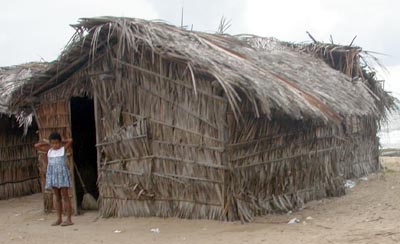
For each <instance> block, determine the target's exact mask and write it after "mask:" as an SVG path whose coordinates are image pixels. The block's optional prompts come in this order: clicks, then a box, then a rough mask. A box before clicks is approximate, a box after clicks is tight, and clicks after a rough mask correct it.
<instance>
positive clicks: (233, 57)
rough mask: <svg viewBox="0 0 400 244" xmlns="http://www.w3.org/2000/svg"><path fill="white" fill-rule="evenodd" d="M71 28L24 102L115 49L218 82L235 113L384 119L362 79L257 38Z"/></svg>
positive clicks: (133, 22)
mask: <svg viewBox="0 0 400 244" xmlns="http://www.w3.org/2000/svg"><path fill="white" fill-rule="evenodd" d="M74 28H76V34H75V35H74V36H73V37H72V39H71V42H70V43H69V45H68V46H67V47H66V49H65V50H64V52H63V53H62V54H61V55H60V57H59V59H58V60H56V61H55V62H54V63H53V64H52V65H50V67H49V68H48V69H47V71H46V74H45V75H42V77H41V78H40V79H36V83H35V85H34V86H33V87H29V88H30V90H31V92H30V93H26V94H25V98H26V97H29V96H35V95H37V94H39V93H41V92H43V91H45V90H47V89H49V88H51V87H53V86H55V85H57V84H58V83H60V82H62V81H63V80H65V79H66V78H68V77H69V76H70V75H71V74H72V73H74V72H75V71H76V70H78V69H80V68H81V67H82V66H84V65H85V64H87V63H88V62H90V60H94V59H95V58H96V55H99V53H100V52H103V51H107V50H110V49H111V48H114V50H117V52H116V53H115V52H114V53H113V55H114V59H115V60H117V61H118V60H119V59H122V57H124V60H125V61H129V58H130V57H133V56H134V55H133V54H134V52H136V51H137V50H138V48H139V47H140V46H145V47H146V48H148V49H150V50H152V51H153V52H155V53H158V54H160V55H161V56H162V57H164V58H167V59H173V60H177V61H179V62H180V63H182V62H183V63H186V64H187V65H188V68H189V70H190V71H191V72H192V73H193V74H194V76H193V77H195V76H196V75H197V74H199V73H203V74H204V73H206V74H207V75H209V76H211V77H213V79H215V81H216V82H218V83H219V85H220V86H221V87H222V88H223V90H224V92H225V95H226V97H227V99H228V101H229V103H230V105H231V107H232V110H233V111H236V112H238V111H239V109H238V107H239V105H238V104H240V102H241V96H245V97H246V98H247V99H248V100H250V101H251V102H252V103H253V104H254V111H256V114H265V115H267V116H271V115H272V112H273V111H280V112H282V113H284V114H287V115H288V116H290V117H292V118H295V119H314V118H317V119H319V120H322V121H324V122H334V123H338V122H340V121H341V120H342V118H343V117H345V116H348V115H356V116H372V117H376V118H379V117H380V114H381V113H382V111H380V109H379V108H378V106H377V100H379V97H377V96H376V95H375V94H373V92H372V91H371V89H368V87H367V83H366V82H364V81H363V80H362V79H354V78H355V77H351V76H348V75H346V74H344V73H343V72H340V71H338V70H336V69H334V68H332V67H331V66H329V65H328V64H327V62H326V61H324V60H323V59H322V58H318V57H315V56H313V55H311V54H310V53H307V52H304V51H301V50H300V48H293V47H290V45H287V44H284V43H281V42H279V41H276V40H273V39H271V40H270V41H267V42H265V39H264V42H263V43H261V44H262V45H260V38H257V37H247V38H242V37H237V36H230V35H221V34H209V33H204V32H196V31H188V30H184V29H182V28H178V27H175V26H172V25H169V24H166V23H163V22H158V21H146V20H141V19H132V18H116V17H99V18H86V19H81V20H80V22H79V23H78V24H77V25H74ZM115 47H116V48H115ZM110 53H111V52H110ZM194 82H195V79H194ZM27 91H28V89H24V92H27ZM381 95H382V94H381ZM383 95H387V94H386V93H384V94H383ZM15 98H16V99H15V100H13V102H12V103H13V104H14V105H17V104H18V103H19V104H22V103H23V102H24V101H25V100H24V99H23V98H24V97H23V96H19V97H15Z"/></svg>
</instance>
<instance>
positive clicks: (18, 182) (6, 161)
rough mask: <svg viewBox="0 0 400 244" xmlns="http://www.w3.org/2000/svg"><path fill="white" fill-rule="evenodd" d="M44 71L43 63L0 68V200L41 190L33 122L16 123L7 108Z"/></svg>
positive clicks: (36, 138) (27, 119) (12, 113)
mask: <svg viewBox="0 0 400 244" xmlns="http://www.w3.org/2000/svg"><path fill="white" fill-rule="evenodd" d="M45 68H46V65H45V64H42V63H28V64H23V65H18V66H12V67H1V68H0V200H1V199H8V198H13V197H19V196H23V195H29V194H33V193H37V192H40V191H41V188H40V181H39V171H38V157H37V154H36V150H35V149H34V148H33V144H34V143H36V142H37V140H38V136H37V134H36V128H35V123H34V122H33V124H31V122H32V121H29V118H24V120H25V121H26V122H27V123H29V124H31V126H30V127H29V128H28V127H27V126H25V128H24V126H23V125H22V126H21V124H20V123H19V122H20V121H18V118H19V117H20V116H19V114H15V112H16V111H11V110H9V108H8V107H7V104H8V103H9V99H10V95H11V94H13V95H14V96H16V95H18V93H19V91H18V89H19V88H20V87H21V86H23V85H24V84H25V82H27V81H28V80H29V79H30V78H31V77H32V76H34V75H35V74H37V72H39V71H42V70H44V69H45Z"/></svg>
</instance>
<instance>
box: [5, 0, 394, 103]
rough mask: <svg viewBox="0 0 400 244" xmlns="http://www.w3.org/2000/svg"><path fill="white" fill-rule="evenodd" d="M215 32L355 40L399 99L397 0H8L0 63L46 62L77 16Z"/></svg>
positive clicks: (298, 39)
mask: <svg viewBox="0 0 400 244" xmlns="http://www.w3.org/2000/svg"><path fill="white" fill-rule="evenodd" d="M182 7H183V9H184V25H187V26H192V25H193V29H194V30H200V31H208V32H215V31H216V30H217V27H218V23H219V21H220V19H221V17H222V16H225V17H226V18H227V19H229V20H231V24H232V26H231V28H230V29H229V30H228V33H231V34H239V33H248V34H256V35H260V36H273V37H276V38H278V39H281V40H285V41H293V42H301V41H309V38H308V36H307V35H306V33H305V32H306V31H309V32H311V34H312V35H313V36H314V37H315V38H316V39H317V40H319V41H325V42H328V41H329V36H330V35H332V36H333V39H334V41H335V42H337V43H341V44H348V43H350V42H351V40H352V39H353V37H354V36H355V35H357V39H356V41H355V44H356V45H359V46H361V47H363V48H364V49H365V50H370V51H375V52H379V53H384V54H386V55H387V56H378V57H379V58H380V59H381V61H382V63H383V64H384V65H385V66H386V67H387V68H388V70H389V73H388V74H382V76H383V78H385V79H386V80H387V82H386V87H387V88H388V89H390V90H393V91H394V92H395V94H396V95H397V96H398V97H400V82H399V80H400V47H398V45H399V44H400V14H398V11H399V9H400V2H399V1H396V0H353V1H350V0H335V1H334V0H302V1H300V0H263V1H262V0H241V1H240V0H201V1H195V0H147V1H146V0H107V1H106V0H58V1H54V0H12V1H11V0H8V1H5V2H4V3H2V6H1V8H0V23H1V26H2V31H1V32H0V66H8V65H13V64H20V63H24V62H29V61H39V60H45V61H52V60H54V59H55V58H56V57H57V56H58V54H59V53H60V51H61V50H62V48H63V47H64V46H65V44H66V43H67V41H68V40H69V38H70V37H71V35H72V34H73V33H74V31H73V29H72V28H71V27H70V26H69V24H73V23H76V22H77V20H78V18H80V17H93V16H103V15H113V16H126V17H138V18H145V19H162V20H165V21H166V22H169V23H172V24H175V25H180V21H181V9H182Z"/></svg>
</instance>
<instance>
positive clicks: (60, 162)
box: [35, 132, 73, 226]
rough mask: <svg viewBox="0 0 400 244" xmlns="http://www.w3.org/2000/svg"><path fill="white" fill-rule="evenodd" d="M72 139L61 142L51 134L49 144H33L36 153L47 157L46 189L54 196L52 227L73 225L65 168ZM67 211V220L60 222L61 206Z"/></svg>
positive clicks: (56, 134) (69, 184)
mask: <svg viewBox="0 0 400 244" xmlns="http://www.w3.org/2000/svg"><path fill="white" fill-rule="evenodd" d="M71 144H72V139H66V140H62V139H61V135H60V134H58V133H57V132H53V133H51V134H50V136H49V142H48V143H47V142H39V143H36V144H35V148H36V149H37V150H38V151H42V152H45V153H46V155H47V162H48V163H47V171H46V187H45V188H46V189H53V192H54V195H55V196H56V209H57V217H58V218H57V220H56V222H54V223H53V224H52V226H56V225H61V226H68V225H73V223H72V220H71V212H72V207H71V199H70V198H69V195H68V188H70V187H71V179H70V175H69V171H68V168H67V164H66V161H67V154H66V150H68V149H70V148H71ZM61 199H62V200H63V203H64V207H65V208H66V210H67V220H66V221H64V222H62V209H63V204H62V202H61Z"/></svg>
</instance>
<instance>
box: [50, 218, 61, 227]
mask: <svg viewBox="0 0 400 244" xmlns="http://www.w3.org/2000/svg"><path fill="white" fill-rule="evenodd" d="M61 222H62V221H61V219H58V220H56V221H55V222H54V223H52V224H51V226H57V225H60V224H61Z"/></svg>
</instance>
